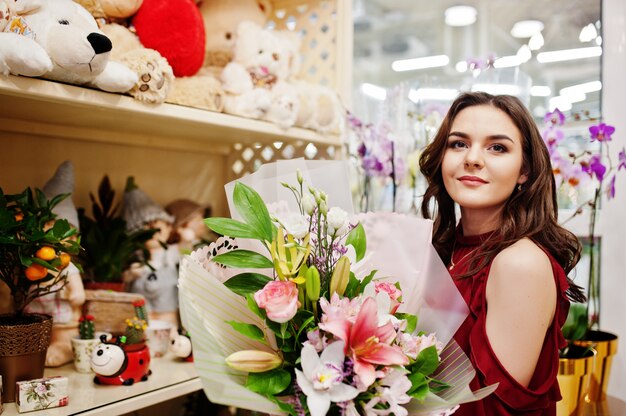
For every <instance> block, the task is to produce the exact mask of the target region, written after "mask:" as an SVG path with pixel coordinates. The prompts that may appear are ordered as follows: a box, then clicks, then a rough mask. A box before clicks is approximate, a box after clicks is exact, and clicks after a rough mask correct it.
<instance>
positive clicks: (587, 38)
mask: <svg viewBox="0 0 626 416" xmlns="http://www.w3.org/2000/svg"><path fill="white" fill-rule="evenodd" d="M597 37H598V31H597V30H596V25H594V24H593V23H589V24H588V25H587V26H585V27H583V28H582V29H581V31H580V35H578V40H579V41H581V42H583V43H585V42H591V41H592V40H594V39H595V38H597Z"/></svg>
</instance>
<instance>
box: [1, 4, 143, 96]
mask: <svg viewBox="0 0 626 416" xmlns="http://www.w3.org/2000/svg"><path fill="white" fill-rule="evenodd" d="M9 3H11V2H9ZM8 9H9V10H10V14H11V17H10V20H9V22H8V24H6V25H5V27H4V30H3V32H2V33H0V71H2V72H4V73H7V72H8V73H12V74H15V75H27V76H42V77H44V78H47V79H51V80H55V81H62V82H67V83H70V84H77V85H86V86H91V87H95V88H99V89H101V90H104V91H109V92H126V91H128V90H129V89H130V88H131V87H132V86H133V85H134V84H135V83H136V82H137V75H136V74H135V73H134V72H133V71H131V70H130V69H129V68H127V67H126V66H124V65H122V64H119V63H116V62H111V61H109V55H110V52H111V48H112V43H111V40H110V39H109V38H107V37H106V36H105V35H104V34H103V33H102V31H101V30H100V29H99V28H98V25H97V24H96V21H95V20H94V18H93V17H92V16H91V15H90V14H89V12H87V10H85V9H84V8H83V7H82V6H80V5H79V4H77V3H75V2H73V1H72V0H55V1H40V0H15V1H14V3H13V4H12V5H10V6H9V8H8Z"/></svg>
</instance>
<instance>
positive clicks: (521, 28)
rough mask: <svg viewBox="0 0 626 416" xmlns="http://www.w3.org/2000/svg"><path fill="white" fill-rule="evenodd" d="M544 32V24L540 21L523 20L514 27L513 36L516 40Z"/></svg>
mask: <svg viewBox="0 0 626 416" xmlns="http://www.w3.org/2000/svg"><path fill="white" fill-rule="evenodd" d="M542 30H543V23H542V22H541V21H539V20H521V21H519V22H517V23H515V24H514V25H513V28H512V29H511V36H513V37H514V38H529V37H531V36H532V35H534V34H535V33H537V32H541V31H542Z"/></svg>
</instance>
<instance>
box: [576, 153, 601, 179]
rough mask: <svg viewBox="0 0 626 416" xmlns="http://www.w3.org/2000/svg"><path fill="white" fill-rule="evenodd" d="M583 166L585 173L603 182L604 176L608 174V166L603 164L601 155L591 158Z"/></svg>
mask: <svg viewBox="0 0 626 416" xmlns="http://www.w3.org/2000/svg"><path fill="white" fill-rule="evenodd" d="M581 165H582V168H583V171H585V172H587V173H588V174H589V175H595V177H596V178H597V179H598V180H599V181H600V182H602V180H603V179H604V174H605V173H606V166H604V165H603V164H602V162H601V159H600V155H593V156H591V159H589V162H588V163H586V164H581Z"/></svg>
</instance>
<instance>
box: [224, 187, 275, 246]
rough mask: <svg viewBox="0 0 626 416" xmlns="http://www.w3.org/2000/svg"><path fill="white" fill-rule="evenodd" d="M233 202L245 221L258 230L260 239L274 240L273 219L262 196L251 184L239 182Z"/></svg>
mask: <svg viewBox="0 0 626 416" xmlns="http://www.w3.org/2000/svg"><path fill="white" fill-rule="evenodd" d="M233 202H234V204H235V208H236V209H237V212H238V213H239V215H241V217H242V218H243V220H244V222H245V223H246V224H248V225H249V226H250V227H252V229H254V230H257V232H258V235H259V237H260V239H261V240H262V241H272V220H271V219H270V214H269V212H268V211H267V207H266V206H265V203H264V202H263V199H261V196H260V195H259V194H258V193H257V192H256V191H255V190H254V189H252V188H250V187H249V186H247V185H244V184H243V183H241V182H237V183H236V184H235V189H234V191H233Z"/></svg>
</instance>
